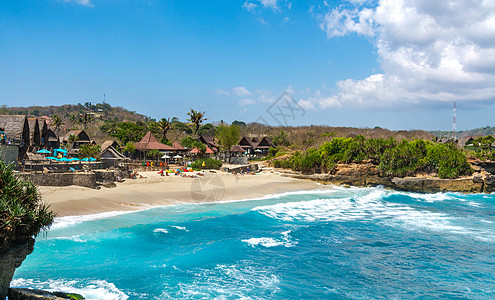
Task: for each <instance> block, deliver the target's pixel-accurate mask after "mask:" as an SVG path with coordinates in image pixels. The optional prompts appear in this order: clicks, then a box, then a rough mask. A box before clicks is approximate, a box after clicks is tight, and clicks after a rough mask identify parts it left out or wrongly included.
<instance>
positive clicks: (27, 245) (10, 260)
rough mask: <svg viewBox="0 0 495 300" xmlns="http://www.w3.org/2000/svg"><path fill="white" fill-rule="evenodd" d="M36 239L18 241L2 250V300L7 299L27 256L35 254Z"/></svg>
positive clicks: (0, 291)
mask: <svg viewBox="0 0 495 300" xmlns="http://www.w3.org/2000/svg"><path fill="white" fill-rule="evenodd" d="M33 246H34V239H33V238H32V237H26V238H21V239H17V240H16V241H14V242H12V243H11V244H9V245H7V246H5V247H3V248H2V249H0V299H5V298H6V297H7V290H8V288H9V285H10V281H11V280H12V277H13V276H14V272H15V269H16V268H17V267H19V266H20V265H21V264H22V262H23V261H24V259H25V258H26V256H28V255H29V254H31V252H33Z"/></svg>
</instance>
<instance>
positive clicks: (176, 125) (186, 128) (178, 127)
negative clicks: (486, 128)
mask: <svg viewBox="0 0 495 300" xmlns="http://www.w3.org/2000/svg"><path fill="white" fill-rule="evenodd" d="M172 128H173V129H174V130H178V131H183V132H185V133H187V134H191V133H192V132H193V131H192V129H191V128H190V127H189V126H187V125H186V124H184V123H182V122H174V123H172Z"/></svg>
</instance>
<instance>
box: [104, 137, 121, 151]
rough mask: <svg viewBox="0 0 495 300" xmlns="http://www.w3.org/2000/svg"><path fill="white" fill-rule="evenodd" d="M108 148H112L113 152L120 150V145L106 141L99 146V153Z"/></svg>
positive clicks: (112, 141)
mask: <svg viewBox="0 0 495 300" xmlns="http://www.w3.org/2000/svg"><path fill="white" fill-rule="evenodd" d="M108 147H113V148H114V150H117V149H120V145H119V143H117V142H116V141H114V140H106V141H104V142H103V144H101V151H102V152H103V151H105V149H107V148H108Z"/></svg>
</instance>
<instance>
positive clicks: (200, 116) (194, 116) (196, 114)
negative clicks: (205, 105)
mask: <svg viewBox="0 0 495 300" xmlns="http://www.w3.org/2000/svg"><path fill="white" fill-rule="evenodd" d="M187 115H188V116H189V119H187V120H188V121H189V122H191V123H193V124H194V129H195V130H194V133H195V134H198V132H199V127H200V126H201V124H202V123H203V122H204V121H206V120H208V119H207V118H205V112H204V111H203V112H200V111H196V110H194V109H192V108H191V111H189V112H188V113H187Z"/></svg>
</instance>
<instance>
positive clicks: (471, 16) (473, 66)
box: [306, 0, 495, 108]
mask: <svg viewBox="0 0 495 300" xmlns="http://www.w3.org/2000/svg"><path fill="white" fill-rule="evenodd" d="M348 1H349V2H348V3H347V5H342V6H340V7H338V8H333V9H331V10H330V11H328V12H327V13H326V14H324V15H323V16H320V27H321V29H322V30H324V31H325V32H326V34H327V36H328V37H329V38H333V37H336V36H345V35H348V34H352V33H356V34H359V35H362V36H366V37H368V38H370V39H371V41H372V42H373V43H374V45H375V47H376V49H377V54H378V57H379V58H378V59H379V61H380V63H381V69H382V70H383V73H381V74H373V75H370V76H369V77H367V78H365V79H363V80H354V79H347V80H342V81H339V82H338V83H337V87H338V91H337V92H336V93H335V94H334V95H333V96H331V97H328V98H323V97H320V98H314V99H307V100H306V101H312V102H311V103H313V104H315V105H316V104H317V105H319V106H320V107H321V108H325V107H336V106H338V105H339V104H340V105H344V106H353V107H360V108H397V107H403V106H411V105H418V104H421V105H425V106H427V105H428V104H434V103H439V102H445V101H448V102H452V101H484V102H490V101H491V102H494V101H495V85H494V84H493V83H494V82H495V1H490V0H479V1H469V0H451V1H430V0H379V1H378V2H377V4H376V7H370V5H369V3H368V2H365V1H364V0H363V1H360V0H348ZM327 9H329V8H327ZM322 99H326V100H322Z"/></svg>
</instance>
